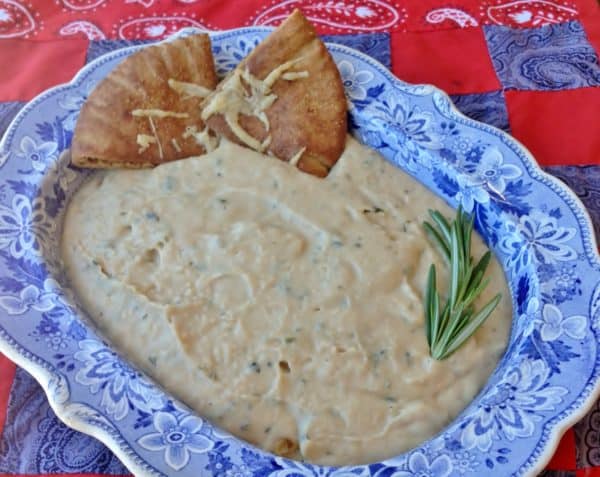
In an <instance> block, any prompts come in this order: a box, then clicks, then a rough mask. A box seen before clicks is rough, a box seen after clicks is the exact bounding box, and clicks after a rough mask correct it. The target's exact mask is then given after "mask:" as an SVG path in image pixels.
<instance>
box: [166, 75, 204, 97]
mask: <svg viewBox="0 0 600 477" xmlns="http://www.w3.org/2000/svg"><path fill="white" fill-rule="evenodd" d="M167 82H168V83H169V87H170V88H171V89H173V90H175V91H177V92H178V93H179V94H185V95H186V96H187V97H188V98H191V97H198V98H206V97H207V96H208V95H209V94H210V93H211V92H212V91H211V90H210V89H208V88H205V87H204V86H200V85H199V84H195V83H187V82H185V81H177V80H175V79H173V78H169V80H168V81H167Z"/></svg>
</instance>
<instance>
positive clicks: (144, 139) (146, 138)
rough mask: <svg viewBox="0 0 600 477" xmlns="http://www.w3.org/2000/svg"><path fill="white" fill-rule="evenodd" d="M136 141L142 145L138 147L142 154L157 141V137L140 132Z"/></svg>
mask: <svg viewBox="0 0 600 477" xmlns="http://www.w3.org/2000/svg"><path fill="white" fill-rule="evenodd" d="M136 142H137V143H138V145H139V146H140V148H139V149H138V154H141V153H142V152H144V151H145V150H146V149H148V148H149V147H150V144H155V143H156V138H155V137H154V136H150V135H149V134H138V135H137V138H136Z"/></svg>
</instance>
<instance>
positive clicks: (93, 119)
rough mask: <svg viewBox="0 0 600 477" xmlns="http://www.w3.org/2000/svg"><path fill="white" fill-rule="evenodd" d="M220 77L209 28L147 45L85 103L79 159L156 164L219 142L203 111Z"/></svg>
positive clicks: (77, 140) (76, 139) (77, 141)
mask: <svg viewBox="0 0 600 477" xmlns="http://www.w3.org/2000/svg"><path fill="white" fill-rule="evenodd" d="M216 85H217V75H216V73H215V69H214V62H213V57H212V52H211V47H210V39H209V37H208V35H206V34H199V35H192V36H188V37H185V38H181V39H178V40H175V41H172V42H168V43H161V44H159V45H155V46H151V47H148V48H144V49H143V50H140V51H139V52H137V53H134V54H133V55H131V56H129V57H128V58H127V59H125V60H124V61H123V62H122V63H121V64H119V65H118V66H117V67H116V68H115V69H114V70H113V71H112V72H111V73H110V74H109V75H108V76H107V77H106V78H105V79H104V80H102V81H101V82H100V83H99V84H98V85H97V86H96V88H95V89H94V90H93V91H92V93H91V94H90V96H89V97H88V99H87V101H86V102H85V104H84V105H83V108H82V109H81V113H80V115H79V118H78V120H77V125H76V127H75V133H74V136H73V143H72V162H73V164H75V165H77V166H80V167H94V168H117V167H122V168H141V167H153V166H156V165H157V164H161V163H163V162H168V161H173V160H175V159H181V158H184V157H189V156H193V155H198V154H202V153H204V152H205V151H207V150H209V149H211V148H212V147H213V146H214V144H213V143H214V142H215V138H213V137H211V136H209V135H208V130H206V128H205V126H204V123H203V121H202V119H201V117H200V111H201V103H202V101H203V99H204V98H205V97H206V96H207V95H208V94H209V93H210V91H211V90H213V89H214V88H215V87H216Z"/></svg>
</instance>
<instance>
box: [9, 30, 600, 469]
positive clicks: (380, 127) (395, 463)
mask: <svg viewBox="0 0 600 477" xmlns="http://www.w3.org/2000/svg"><path fill="white" fill-rule="evenodd" d="M268 32H269V30H267V29H261V28H244V29H239V30H231V31H226V32H220V33H214V34H212V35H211V36H212V42H213V49H214V54H215V60H216V64H217V70H218V72H219V73H220V74H224V73H225V72H226V71H228V70H230V69H231V68H233V67H234V66H235V65H236V64H237V63H238V62H239V60H240V59H241V58H243V57H244V56H246V55H247V54H248V53H249V52H250V50H251V49H252V48H253V47H254V46H255V45H256V44H257V43H258V42H259V41H260V40H261V39H262V38H264V37H265V35H267V34H268ZM190 33H194V31H193V30H185V31H182V32H180V33H179V34H178V35H177V36H179V35H187V34H190ZM328 46H329V49H330V51H331V53H332V54H333V56H334V59H335V61H336V62H337V64H338V66H339V68H340V71H341V73H342V76H343V80H344V84H345V86H346V92H347V95H348V98H349V100H350V104H351V109H350V123H351V128H352V133H353V134H354V135H355V136H356V137H357V138H358V139H360V140H361V141H362V142H363V143H365V144H366V145H368V146H370V147H372V148H374V149H376V150H378V151H379V152H380V153H381V154H382V155H383V156H385V157H386V158H387V159H388V160H389V161H391V162H392V163H393V164H395V165H397V166H398V167H399V168H401V169H404V170H405V171H407V172H409V173H410V174H412V175H413V176H414V177H415V178H417V180H419V181H421V182H423V183H424V184H425V185H426V186H427V187H429V188H430V189H431V190H432V191H433V192H434V193H436V194H438V195H440V196H441V197H443V198H444V199H446V200H447V201H448V202H449V203H450V204H452V205H454V206H457V205H458V204H462V206H463V207H464V208H465V209H467V210H468V211H472V212H474V214H475V217H476V226H477V229H478V230H479V232H480V233H481V234H482V236H483V237H484V238H485V240H486V241H487V243H488V245H489V246H490V247H491V248H492V249H493V251H494V252H495V254H496V255H497V257H498V258H499V260H500V261H501V263H502V265H503V267H504V270H505V273H506V276H507V279H508V281H509V284H510V288H511V292H512V299H513V308H514V319H513V326H512V331H511V338H510V343H509V346H508V349H507V351H506V353H505V355H504V356H503V357H502V359H501V361H500V363H499V364H498V366H497V368H496V370H495V371H494V373H493V375H492V376H491V377H490V379H489V381H488V382H487V384H486V385H485V387H484V388H483V390H482V391H481V392H480V393H479V395H478V396H477V398H476V399H475V400H474V401H473V402H472V403H471V404H470V405H469V406H468V407H467V408H466V409H465V410H464V411H463V412H462V413H461V414H460V416H459V417H457V418H456V419H455V420H454V421H453V422H452V423H451V424H450V425H449V426H448V427H447V428H446V429H444V431H443V432H441V433H440V434H438V435H437V436H435V437H433V438H432V439H430V440H428V441H427V442H424V443H423V444H422V445H420V446H419V447H417V448H415V449H413V450H411V451H409V452H407V453H405V454H402V455H399V456H397V457H394V458H392V459H389V460H387V461H384V462H377V463H371V464H369V465H360V466H352V467H339V468H333V467H320V466H316V465H312V464H308V463H301V462H296V461H291V460H288V459H285V458H281V457H276V456H274V455H271V454H268V453H265V452H263V451H260V450H258V449H256V448H255V447H252V446H251V445H249V444H247V443H244V442H242V441H240V440H238V439H236V438H234V437H232V436H231V435H229V434H228V433H226V432H224V431H222V430H220V429H219V428H217V427H215V426H213V425H212V424H211V423H210V422H208V421H206V420H204V419H202V417H201V416H197V415H195V414H194V413H193V412H191V411H190V410H189V409H188V408H186V407H185V406H184V405H183V404H181V403H179V402H177V400H175V399H173V398H172V397H171V396H169V395H168V394H167V393H165V392H164V391H163V390H162V389H161V388H160V387H159V386H157V385H156V384H155V383H154V382H153V381H152V380H151V379H149V378H148V377H147V376H145V375H144V374H142V373H141V372H139V371H137V370H136V369H135V368H133V367H132V366H130V365H129V364H128V363H127V362H126V361H124V360H123V359H122V358H121V357H120V356H119V355H118V354H116V353H115V352H114V351H113V350H112V349H111V347H110V343H106V342H105V341H103V339H102V338H101V337H99V336H98V335H97V334H96V333H95V332H94V330H93V329H92V327H91V326H90V325H89V321H88V320H87V319H86V317H85V312H84V311H83V310H82V309H81V308H80V307H79V305H78V303H77V299H76V297H75V296H74V295H73V293H72V291H71V290H70V289H69V288H68V287H67V286H66V285H65V276H64V273H63V271H62V269H61V260H60V247H59V242H60V237H61V228H62V220H63V215H64V212H65V207H66V205H67V203H68V201H69V198H70V197H71V196H72V195H73V193H74V191H75V190H76V189H77V188H78V187H79V185H80V184H81V183H82V181H83V180H84V179H85V177H86V176H87V175H88V174H89V172H87V171H83V170H80V169H77V168H72V167H71V166H70V165H69V163H68V160H67V159H66V158H65V156H64V155H63V156H61V152H62V151H63V150H65V149H67V148H68V147H69V144H70V140H71V136H72V134H73V128H74V125H75V121H76V118H77V115H78V113H79V109H80V107H81V105H82V103H83V101H84V100H85V98H86V96H87V94H88V93H89V92H90V91H91V89H92V88H93V87H94V85H95V84H96V83H97V82H98V81H99V80H101V79H102V78H103V77H105V76H106V75H107V74H108V72H109V71H111V70H112V69H113V68H114V67H115V66H116V65H117V64H118V63H119V62H120V61H122V60H123V58H125V57H126V56H127V55H130V54H131V53H133V52H135V51H137V50H139V49H140V48H143V47H144V46H135V47H130V48H125V49H121V50H118V51H115V52H112V53H109V54H106V55H104V56H102V57H100V58H98V59H97V60H95V61H93V62H92V63H90V64H88V65H87V66H85V67H84V68H83V69H82V70H81V71H80V72H79V73H78V74H77V76H76V77H75V78H74V79H73V81H71V82H70V83H68V84H65V85H62V86H58V87H56V88H53V89H50V90H48V91H46V92H44V93H42V94H41V95H40V96H38V97H37V98H35V99H34V100H33V101H31V102H30V103H29V104H28V105H27V106H26V107H25V108H24V109H23V110H22V111H21V112H20V113H19V115H18V116H17V117H16V118H15V120H14V121H13V123H12V124H11V126H10V127H9V129H8V131H7V133H6V135H5V136H4V138H3V140H2V142H1V143H0V351H2V352H3V353H5V354H6V355H8V357H9V358H11V359H12V360H14V361H15V362H16V363H17V364H18V365H20V366H22V367H23V368H25V369H26V370H27V371H29V372H30V373H31V374H32V375H33V376H34V377H35V378H36V379H37V380H38V381H39V382H40V383H41V385H42V386H43V388H44V389H45V391H46V393H47V396H48V399H49V401H50V404H51V406H52V408H53V409H54V411H55V412H56V414H57V415H58V416H59V417H60V418H61V419H62V420H63V421H64V422H66V423H67V424H68V425H69V426H71V427H73V428H75V429H78V430H80V431H82V432H85V433H88V434H91V435H93V436H95V437H97V438H98V439H100V440H101V441H102V442H104V443H105V444H106V445H108V446H109V447H110V449H111V450H112V451H113V452H114V453H115V454H116V455H117V456H118V457H119V458H120V459H121V460H122V461H123V463H124V464H125V465H126V466H127V467H128V468H129V469H130V470H131V471H132V472H133V473H135V474H136V475H176V476H190V477H198V476H200V475H207V476H208V475H214V476H230V475H231V476H234V475H235V476H249V477H250V476H254V477H259V476H260V477H284V476H285V477H291V476H320V477H326V476H327V477H334V476H335V477H342V476H343V477H350V476H354V477H358V476H365V477H366V476H373V477H392V476H393V477H409V476H415V477H416V476H435V477H447V476H463V477H468V476H473V477H475V476H481V475H487V476H489V477H492V476H499V477H500V476H502V477H504V476H507V475H536V474H537V473H538V472H540V471H541V470H542V469H543V468H544V465H545V464H546V463H547V461H548V460H549V458H550V457H551V455H552V453H553V451H554V450H555V448H556V445H557V443H558V440H559V438H560V436H561V435H562V433H563V432H564V431H565V430H566V429H567V428H568V427H569V426H571V425H573V424H574V423H575V422H576V421H577V420H578V419H579V418H581V417H582V416H583V414H584V413H585V412H586V410H587V409H588V408H589V407H590V406H591V405H592V404H593V403H594V401H595V400H596V399H597V397H598V394H599V393H598V390H599V371H600V362H599V358H600V353H599V350H598V339H599V336H598V335H599V333H600V331H599V327H600V261H599V257H598V253H597V248H596V243H595V239H594V236H593V232H592V226H591V223H590V219H589V217H588V215H587V213H586V211H585V209H584V207H583V206H582V205H581V203H580V202H579V200H578V199H577V198H576V197H575V195H574V194H573V193H572V192H571V191H570V190H569V189H567V187H565V186H564V185H563V184H562V183H561V182H559V181H558V180H556V179H554V178H552V177H551V176H549V175H547V174H545V173H544V172H542V170H541V169H540V168H539V167H538V165H537V164H536V162H535V160H534V159H533V158H532V156H531V155H530V154H529V153H528V152H527V151H526V150H525V149H524V147H523V146H522V145H521V144H519V143H518V142H517V141H515V140H514V139H513V138H511V137H510V136H508V135H507V134H505V133H503V132H502V131H500V130H498V129H496V128H493V127H491V126H488V125H486V124H483V123H479V122H476V121H473V120H470V119H468V118H466V117H465V116H463V115H462V114H460V113H459V112H458V111H457V110H456V109H455V108H454V106H453V105H452V103H451V101H450V99H449V98H448V96H447V95H446V94H444V93H443V92H442V91H440V90H438V89H436V88H434V87H432V86H428V85H417V86H416V85H409V84H406V83H403V82H402V81H400V80H398V79H397V78H395V77H394V76H393V75H392V74H391V73H390V72H389V71H388V70H387V69H386V68H385V67H384V66H382V65H381V64H379V63H377V62H376V61H374V60H373V59H371V58H370V57H368V56H365V55H363V54H361V53H359V52H357V51H355V50H352V49H350V48H347V47H343V46H340V45H335V44H329V45H328ZM132 339H135V337H132ZM432 412H433V411H432Z"/></svg>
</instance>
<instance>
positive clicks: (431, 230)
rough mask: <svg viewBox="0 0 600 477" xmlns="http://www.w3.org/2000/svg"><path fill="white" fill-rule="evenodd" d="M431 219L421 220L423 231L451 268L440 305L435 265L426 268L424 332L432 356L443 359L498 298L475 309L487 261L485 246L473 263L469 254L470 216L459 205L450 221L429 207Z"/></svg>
mask: <svg viewBox="0 0 600 477" xmlns="http://www.w3.org/2000/svg"><path fill="white" fill-rule="evenodd" d="M429 214H430V215H431V219H432V222H433V223H429V222H423V227H424V228H425V232H426V233H427V235H428V236H429V238H430V240H431V241H432V242H433V243H434V244H435V245H436V246H437V248H438V249H439V251H440V253H441V254H442V256H443V257H444V258H445V259H446V262H447V263H448V266H449V268H450V279H449V284H448V296H447V301H446V303H445V304H444V306H443V307H441V305H440V294H439V292H438V291H437V285H436V272H435V265H433V264H432V265H431V267H430V268H429V276H428V277H427V288H426V290H425V303H424V308H425V334H426V336H427V342H428V343H429V350H430V353H431V356H432V357H433V358H434V359H438V360H442V359H445V358H447V357H448V356H450V355H451V354H452V353H454V352H455V351H456V350H457V349H458V348H460V347H461V346H462V345H463V343H464V342H465V341H466V340H468V339H469V338H470V336H471V335H472V334H473V333H474V332H475V331H476V330H477V328H479V326H481V324H482V323H483V322H484V321H485V320H486V319H487V317H488V316H490V314H491V313H492V311H494V308H496V305H498V302H499V301H500V298H501V295H500V294H497V295H496V296H495V297H494V298H492V299H491V300H490V301H489V302H488V303H487V304H486V305H485V306H484V307H483V308H481V310H479V311H477V312H476V311H475V308H474V304H473V303H474V301H475V300H476V299H477V297H479V295H480V294H481V292H482V291H483V290H484V289H485V288H486V287H487V285H488V283H489V278H485V279H484V278H483V276H484V274H485V270H486V268H487V266H488V264H489V263H490V259H491V256H492V255H491V252H490V251H489V250H488V251H487V252H486V253H485V254H484V255H483V256H482V257H481V258H480V259H479V261H478V262H477V263H476V264H474V260H473V257H472V256H471V235H472V232H473V219H474V218H473V216H472V215H470V214H467V213H466V212H464V211H463V210H462V207H459V208H458V211H457V214H456V218H455V219H454V221H452V223H449V222H448V220H446V218H445V217H444V216H443V215H442V214H440V213H439V212H438V211H433V210H430V211H429Z"/></svg>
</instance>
